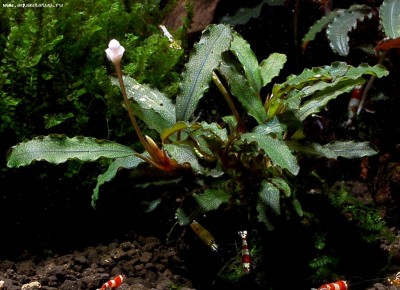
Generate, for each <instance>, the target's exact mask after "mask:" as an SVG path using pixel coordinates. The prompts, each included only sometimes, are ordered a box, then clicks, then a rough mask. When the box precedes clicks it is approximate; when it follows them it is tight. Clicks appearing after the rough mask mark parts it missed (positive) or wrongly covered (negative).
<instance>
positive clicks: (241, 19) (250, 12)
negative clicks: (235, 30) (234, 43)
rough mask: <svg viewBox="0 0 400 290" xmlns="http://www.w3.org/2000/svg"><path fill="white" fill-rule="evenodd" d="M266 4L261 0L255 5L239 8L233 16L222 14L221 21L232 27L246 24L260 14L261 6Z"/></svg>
mask: <svg viewBox="0 0 400 290" xmlns="http://www.w3.org/2000/svg"><path fill="white" fill-rule="evenodd" d="M264 4H266V1H262V2H261V3H260V4H258V5H257V6H255V7H252V8H240V9H239V10H238V11H237V12H236V14H235V15H233V16H224V17H222V19H221V23H226V24H230V25H231V26H232V27H235V25H240V24H246V23H247V22H248V21H249V20H250V19H251V18H257V17H258V16H260V12H261V8H262V7H263V6H264Z"/></svg>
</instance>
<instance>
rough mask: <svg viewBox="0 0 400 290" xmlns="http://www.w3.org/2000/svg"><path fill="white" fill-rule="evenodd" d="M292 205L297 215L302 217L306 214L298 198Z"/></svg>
mask: <svg viewBox="0 0 400 290" xmlns="http://www.w3.org/2000/svg"><path fill="white" fill-rule="evenodd" d="M292 204H293V207H294V210H295V211H296V213H297V214H298V215H299V216H300V217H302V216H303V214H304V212H303V207H302V206H301V203H300V201H299V200H298V199H297V198H294V199H293V200H292Z"/></svg>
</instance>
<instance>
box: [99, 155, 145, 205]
mask: <svg viewBox="0 0 400 290" xmlns="http://www.w3.org/2000/svg"><path fill="white" fill-rule="evenodd" d="M142 162H144V160H143V159H141V158H139V157H137V156H127V157H122V158H116V159H115V160H114V161H113V162H112V163H111V164H110V165H109V166H108V169H107V171H106V172H104V173H103V174H101V175H99V176H98V177H97V184H96V187H95V188H94V190H93V194H92V206H93V207H95V206H96V202H97V200H98V198H99V188H100V186H101V185H103V184H104V183H106V182H108V181H110V180H112V179H113V178H114V177H115V176H116V175H117V172H118V170H119V169H121V168H125V169H132V168H135V167H137V166H138V165H139V164H140V163H142Z"/></svg>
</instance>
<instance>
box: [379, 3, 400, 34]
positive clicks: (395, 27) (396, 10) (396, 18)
mask: <svg viewBox="0 0 400 290" xmlns="http://www.w3.org/2000/svg"><path fill="white" fill-rule="evenodd" d="M379 16H380V20H381V24H382V26H383V30H384V31H385V34H386V35H387V36H388V37H390V38H392V39H394V38H398V37H400V1H399V0H384V1H383V3H382V5H381V7H380V8H379Z"/></svg>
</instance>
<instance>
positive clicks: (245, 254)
mask: <svg viewBox="0 0 400 290" xmlns="http://www.w3.org/2000/svg"><path fill="white" fill-rule="evenodd" d="M238 233H239V235H240V236H241V237H242V266H243V270H244V272H245V273H249V272H250V251H249V246H248V244H247V231H239V232H238Z"/></svg>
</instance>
